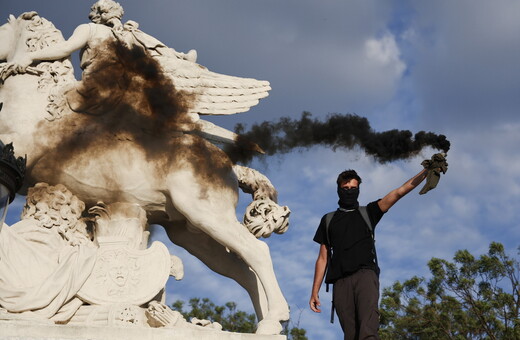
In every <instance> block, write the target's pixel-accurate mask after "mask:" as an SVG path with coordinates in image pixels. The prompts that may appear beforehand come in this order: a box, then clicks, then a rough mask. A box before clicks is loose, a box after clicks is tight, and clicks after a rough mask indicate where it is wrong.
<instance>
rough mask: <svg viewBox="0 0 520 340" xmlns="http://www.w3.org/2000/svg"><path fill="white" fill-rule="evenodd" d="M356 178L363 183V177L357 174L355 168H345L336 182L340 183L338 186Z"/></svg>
mask: <svg viewBox="0 0 520 340" xmlns="http://www.w3.org/2000/svg"><path fill="white" fill-rule="evenodd" d="M352 179H355V180H357V181H358V183H359V184H361V177H359V175H358V174H357V172H356V171H355V170H352V169H349V170H345V171H343V172H342V173H340V174H339V175H338V179H337V180H336V183H337V184H338V187H339V186H341V185H342V184H343V183H347V182H349V181H350V180H352Z"/></svg>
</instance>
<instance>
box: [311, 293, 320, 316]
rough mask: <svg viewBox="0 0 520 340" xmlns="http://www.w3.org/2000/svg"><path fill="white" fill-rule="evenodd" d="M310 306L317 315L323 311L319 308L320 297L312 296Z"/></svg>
mask: <svg viewBox="0 0 520 340" xmlns="http://www.w3.org/2000/svg"><path fill="white" fill-rule="evenodd" d="M309 305H310V306H311V310H312V311H313V312H315V313H321V309H320V308H319V307H320V306H321V303H320V298H319V297H318V295H316V296H314V295H313V296H311V299H310V301H309Z"/></svg>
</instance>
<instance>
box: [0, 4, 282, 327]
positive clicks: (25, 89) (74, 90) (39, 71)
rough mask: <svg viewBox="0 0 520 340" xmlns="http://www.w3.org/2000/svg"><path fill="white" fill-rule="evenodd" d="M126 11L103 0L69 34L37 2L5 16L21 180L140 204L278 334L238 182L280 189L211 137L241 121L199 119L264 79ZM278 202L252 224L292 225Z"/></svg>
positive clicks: (0, 32)
mask: <svg viewBox="0 0 520 340" xmlns="http://www.w3.org/2000/svg"><path fill="white" fill-rule="evenodd" d="M122 15H123V10H122V8H121V6H120V5H119V4H117V3H115V2H113V1H111V0H101V1H98V2H97V3H95V4H94V5H93V6H92V11H91V13H90V19H91V21H92V23H89V24H83V25H79V26H78V27H77V28H76V30H75V31H74V33H73V34H72V36H71V37H70V38H69V39H68V40H64V39H63V37H62V35H61V32H60V31H59V30H57V29H56V28H55V27H54V25H52V23H51V22H49V21H48V20H46V19H44V18H42V17H40V16H39V15H38V14H37V13H36V12H28V13H24V14H22V15H20V16H19V17H18V18H15V17H13V16H11V17H10V19H9V21H8V23H6V24H5V25H3V26H1V27H0V61H4V62H3V63H1V64H0V84H1V85H0V102H1V103H3V104H2V106H3V107H2V108H1V111H0V115H1V119H0V138H1V140H2V141H4V142H6V143H8V142H13V143H14V145H15V148H16V151H17V153H19V154H22V155H23V154H26V155H27V161H28V164H27V174H26V186H25V189H22V191H23V190H26V188H27V187H28V186H31V185H34V184H35V183H36V182H47V183H49V184H50V185H55V184H58V183H60V184H63V185H65V186H66V187H67V188H69V189H70V190H71V191H72V192H73V193H74V194H75V195H77V196H78V197H79V198H80V199H81V200H83V201H84V202H85V203H86V204H87V206H92V205H94V204H95V203H96V202H97V201H104V202H105V203H110V202H134V203H138V204H140V206H141V207H143V208H144V209H145V210H146V211H147V216H148V221H149V223H151V224H160V225H162V226H163V227H164V228H165V229H166V231H167V234H168V236H169V238H170V239H171V240H172V242H174V243H175V244H177V245H179V246H181V247H183V248H185V249H186V250H188V251H189V252H190V253H191V254H193V255H195V256H196V257H198V258H199V259H200V260H202V261H203V262H204V263H205V264H206V265H207V266H208V267H209V268H211V269H212V270H213V271H215V272H217V273H220V274H222V275H225V276H228V277H230V278H232V279H234V280H235V281H237V282H238V283H239V284H240V285H241V286H243V287H244V288H245V289H246V290H247V291H248V293H249V295H250V297H251V299H252V302H253V305H254V307H255V311H256V313H257V316H258V319H259V320H260V322H259V324H258V329H257V333H261V334H278V333H279V332H280V331H281V329H282V328H281V325H280V321H283V320H287V319H288V318H289V309H288V305H287V302H286V300H285V298H284V296H283V295H282V292H281V290H280V288H279V285H278V283H277V280H276V277H275V273H274V270H273V266H272V261H271V257H270V254H269V248H268V246H267V245H266V244H265V242H263V241H261V240H258V239H257V237H255V235H253V234H252V232H250V231H249V230H248V229H247V228H246V227H245V226H244V225H243V224H241V223H240V222H239V221H238V220H237V218H236V212H235V209H236V205H237V201H238V188H239V187H241V188H243V189H245V191H247V192H250V193H252V194H253V196H254V198H255V200H256V201H257V202H258V200H260V201H261V200H264V202H265V200H268V201H276V190H275V189H274V188H273V187H272V185H271V184H270V182H269V180H268V179H267V178H265V177H263V176H262V175H261V174H259V173H258V172H256V171H254V170H252V169H249V168H245V167H241V166H238V165H234V164H233V163H232V161H230V158H229V157H228V155H227V154H226V153H225V152H224V151H222V149H221V148H219V147H217V146H216V145H215V143H214V142H220V143H222V142H223V143H233V142H234V141H236V139H237V136H236V135H235V134H234V133H232V132H231V131H228V130H225V129H223V128H220V127H218V126H215V125H213V124H211V123H209V122H207V121H204V120H202V119H200V115H204V114H234V113H238V112H244V111H247V110H248V109H249V108H250V107H251V106H253V105H256V104H257V103H258V101H259V99H261V98H263V97H266V96H267V95H268V91H269V90H270V86H269V83H268V82H266V81H258V80H255V79H247V78H238V77H232V76H227V75H222V74H217V73H214V72H211V71H209V70H208V69H207V68H205V67H203V66H201V65H199V64H197V63H196V62H195V58H196V56H195V52H193V51H190V52H189V53H187V54H183V53H180V52H177V51H175V50H173V49H171V48H168V47H166V46H165V45H164V44H162V43H161V42H160V41H158V40H156V39H155V38H153V37H150V36H148V35H146V34H145V33H143V32H141V31H140V30H139V29H138V27H137V24H136V23H135V22H132V21H130V22H127V23H125V24H122V23H121V21H120V19H121V17H122ZM75 50H81V52H80V53H81V54H80V57H81V68H82V69H83V74H82V79H81V80H80V81H76V79H75V78H74V73H73V67H72V64H71V63H70V60H69V58H70V54H71V53H72V52H73V51H75ZM212 142H213V143H212ZM250 146H251V147H252V148H255V147H256V146H255V145H254V144H250ZM251 178H253V179H251ZM22 193H23V192H22ZM279 208H280V209H281V210H279V212H277V213H275V215H276V216H274V217H273V219H274V220H277V223H278V225H277V226H275V227H274V228H271V229H270V230H267V231H261V232H260V233H259V234H256V236H260V235H261V234H262V233H263V236H269V234H270V233H271V232H273V231H274V232H278V233H281V232H283V231H284V230H285V229H286V228H287V216H288V213H289V211H288V209H287V208H286V207H279ZM273 211H274V210H273ZM277 223H274V224H277ZM276 228H278V229H276ZM256 231H257V230H256V229H255V232H256Z"/></svg>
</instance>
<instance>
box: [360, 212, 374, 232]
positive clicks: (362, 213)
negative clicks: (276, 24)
mask: <svg viewBox="0 0 520 340" xmlns="http://www.w3.org/2000/svg"><path fill="white" fill-rule="evenodd" d="M359 212H360V214H361V217H363V219H364V220H365V223H366V224H367V226H368V229H369V230H370V233H371V234H372V238H373V237H374V227H373V226H372V222H371V221H370V217H368V211H367V207H366V206H362V207H359Z"/></svg>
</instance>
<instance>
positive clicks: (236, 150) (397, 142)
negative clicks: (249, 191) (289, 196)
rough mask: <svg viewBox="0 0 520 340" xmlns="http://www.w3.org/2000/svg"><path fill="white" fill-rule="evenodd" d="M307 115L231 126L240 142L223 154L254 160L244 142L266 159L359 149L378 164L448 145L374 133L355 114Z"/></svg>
mask: <svg viewBox="0 0 520 340" xmlns="http://www.w3.org/2000/svg"><path fill="white" fill-rule="evenodd" d="M311 116H312V115H311V114H310V113H309V112H303V114H302V116H301V118H300V119H299V120H293V119H291V118H289V117H283V118H280V120H279V121H278V122H263V123H260V124H254V125H253V126H252V127H251V128H250V129H249V131H245V127H244V125H242V124H237V125H236V126H235V132H236V133H238V134H240V135H241V136H242V137H243V139H241V140H239V141H238V142H237V143H236V145H234V146H233V147H230V148H228V149H227V150H226V151H227V152H228V154H229V155H230V157H231V158H232V160H233V161H234V162H239V163H248V162H250V161H251V160H252V158H253V157H254V156H255V154H254V153H252V152H250V151H248V150H247V148H246V147H243V146H242V144H244V145H247V143H248V141H252V142H255V143H257V144H258V145H260V147H261V148H262V149H263V150H264V151H265V153H266V154H267V155H274V154H284V153H287V152H290V151H292V150H294V149H297V148H304V149H308V148H311V147H313V146H315V145H324V146H330V147H332V149H334V150H336V149H338V148H339V149H347V150H350V149H352V148H354V147H355V146H359V147H361V148H362V149H363V150H364V151H365V152H366V154H367V155H370V156H373V157H374V158H375V159H376V160H377V161H379V162H381V163H386V162H391V161H395V160H399V159H407V158H410V157H412V156H414V155H416V154H418V153H419V152H420V151H421V150H422V149H423V148H424V147H426V146H430V147H432V148H434V149H438V150H442V151H444V152H448V150H449V148H450V142H449V141H448V140H447V139H446V136H444V135H437V134H434V133H433V132H425V131H419V132H417V133H416V134H415V135H413V133H412V132H410V131H408V130H397V129H394V130H388V131H383V132H376V131H374V130H373V129H372V128H371V127H370V123H369V122H368V120H367V119H366V118H364V117H360V116H358V115H355V114H345V115H342V114H332V115H329V116H328V117H327V119H326V120H325V121H319V120H318V119H312V118H311Z"/></svg>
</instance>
